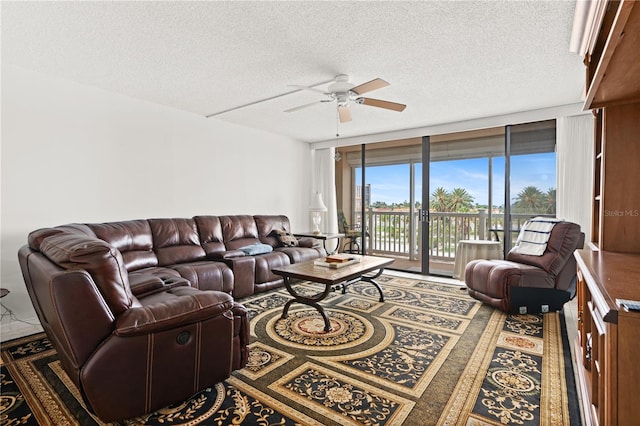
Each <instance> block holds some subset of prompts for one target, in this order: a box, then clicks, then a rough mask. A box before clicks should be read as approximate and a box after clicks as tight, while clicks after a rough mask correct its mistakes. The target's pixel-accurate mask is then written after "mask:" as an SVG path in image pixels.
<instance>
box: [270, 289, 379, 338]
mask: <svg viewBox="0 0 640 426" xmlns="http://www.w3.org/2000/svg"><path fill="white" fill-rule="evenodd" d="M284 285H285V287H286V288H287V291H288V292H289V294H290V295H292V296H293V299H291V300H289V301H288V302H287V303H286V304H285V305H284V308H283V309H282V315H280V318H286V317H287V316H288V314H289V307H291V305H292V304H293V302H298V303H302V304H303V305H307V306H311V307H313V308H315V309H316V310H317V311H318V312H320V315H322V319H323V320H324V331H331V322H330V321H329V317H328V316H327V314H326V312H325V311H324V308H323V307H322V306H320V304H319V303H318V302H319V301H321V300H323V299H324V298H325V297H327V295H328V294H329V292H330V291H331V286H329V285H326V286H325V290H324V291H323V292H322V293H318V294H316V295H313V296H311V297H305V296H302V295H300V294H298V292H296V291H295V290H294V288H293V286H292V285H291V280H290V279H289V277H284ZM378 288H379V287H378ZM381 291H382V290H381Z"/></svg>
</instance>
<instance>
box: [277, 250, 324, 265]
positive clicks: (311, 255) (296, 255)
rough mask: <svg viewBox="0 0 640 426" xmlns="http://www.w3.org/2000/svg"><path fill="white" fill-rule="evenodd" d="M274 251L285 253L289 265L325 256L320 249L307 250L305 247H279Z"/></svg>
mask: <svg viewBox="0 0 640 426" xmlns="http://www.w3.org/2000/svg"><path fill="white" fill-rule="evenodd" d="M276 251H278V252H280V253H285V254H286V255H287V256H288V257H289V261H290V262H291V263H300V262H306V261H309V260H315V259H318V258H319V257H323V256H326V254H327V253H326V251H325V250H324V249H323V248H322V247H317V248H307V247H280V248H277V249H276Z"/></svg>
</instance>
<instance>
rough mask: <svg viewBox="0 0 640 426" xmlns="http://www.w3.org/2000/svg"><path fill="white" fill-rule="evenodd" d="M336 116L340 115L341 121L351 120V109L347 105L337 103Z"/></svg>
mask: <svg viewBox="0 0 640 426" xmlns="http://www.w3.org/2000/svg"><path fill="white" fill-rule="evenodd" d="M338 116H339V117H340V122H341V123H346V122H349V121H351V109H350V108H349V105H338Z"/></svg>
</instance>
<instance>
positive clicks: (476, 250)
mask: <svg viewBox="0 0 640 426" xmlns="http://www.w3.org/2000/svg"><path fill="white" fill-rule="evenodd" d="M475 259H487V260H489V259H502V250H501V246H500V241H489V240H460V241H458V245H457V246H456V260H455V263H454V266H453V278H456V279H461V278H462V281H464V269H465V267H466V266H467V263H469V262H471V261H472V260H475Z"/></svg>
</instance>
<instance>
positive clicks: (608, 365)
mask: <svg viewBox="0 0 640 426" xmlns="http://www.w3.org/2000/svg"><path fill="white" fill-rule="evenodd" d="M575 256H576V259H577V261H578V289H577V290H578V336H577V341H576V342H575V345H576V358H577V364H578V371H577V373H578V383H579V385H580V387H581V393H582V403H583V413H584V415H585V420H586V424H588V425H607V426H608V425H630V424H637V420H638V419H639V418H640V394H639V392H640V367H639V366H638V362H637V358H638V356H640V312H627V311H626V310H625V309H624V308H621V307H619V306H618V304H617V302H616V301H617V299H634V300H640V285H639V284H640V255H638V254H624V253H611V252H602V251H591V250H579V251H577V252H576V255H575Z"/></svg>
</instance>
